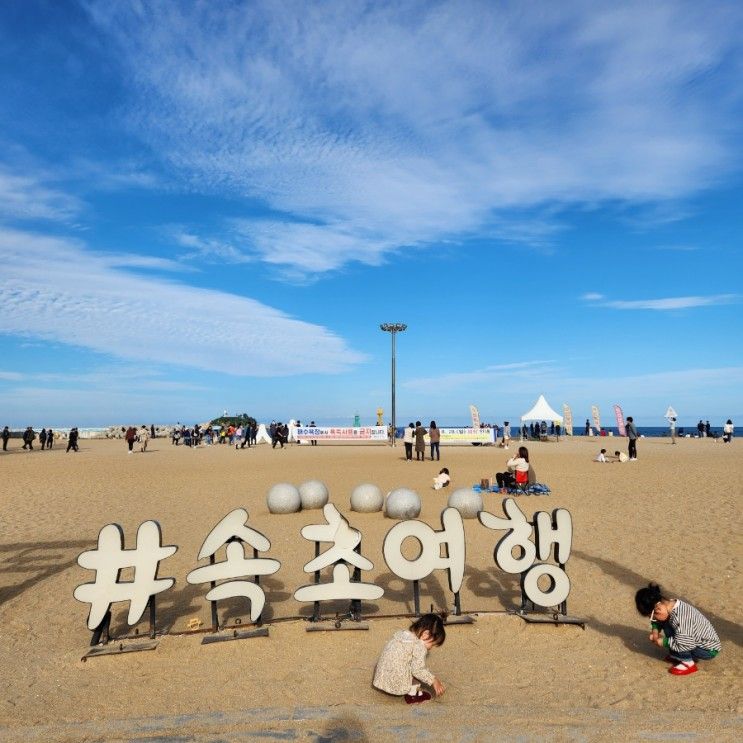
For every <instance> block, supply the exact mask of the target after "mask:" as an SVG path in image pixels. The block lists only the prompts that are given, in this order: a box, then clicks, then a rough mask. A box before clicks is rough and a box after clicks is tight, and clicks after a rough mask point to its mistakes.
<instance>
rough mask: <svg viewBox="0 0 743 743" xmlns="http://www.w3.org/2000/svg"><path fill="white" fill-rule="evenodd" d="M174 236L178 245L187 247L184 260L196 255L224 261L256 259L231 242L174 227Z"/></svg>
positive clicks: (238, 261) (237, 261)
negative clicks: (204, 236)
mask: <svg viewBox="0 0 743 743" xmlns="http://www.w3.org/2000/svg"><path fill="white" fill-rule="evenodd" d="M172 236H173V239H174V240H175V242H176V243H177V244H178V245H180V246H181V247H182V248H185V249H186V251H185V253H184V254H183V255H182V256H181V258H182V260H186V261H187V260H190V259H192V258H195V257H198V258H204V259H207V260H209V259H211V260H219V261H221V262H224V263H251V262H253V261H254V260H255V258H254V257H253V256H251V255H248V254H247V253H245V252H243V251H241V250H240V249H239V248H237V247H236V246H235V245H233V244H232V243H230V242H225V241H223V240H215V239H212V238H203V237H200V236H198V235H194V234H193V233H191V232H184V231H181V230H179V229H173V230H172Z"/></svg>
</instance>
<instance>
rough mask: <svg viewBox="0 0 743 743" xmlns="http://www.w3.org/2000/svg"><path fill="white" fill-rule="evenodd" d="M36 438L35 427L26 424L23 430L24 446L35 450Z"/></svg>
mask: <svg viewBox="0 0 743 743" xmlns="http://www.w3.org/2000/svg"><path fill="white" fill-rule="evenodd" d="M35 438H36V434H35V433H34V429H33V428H32V427H31V426H26V430H25V431H24V432H23V448H24V449H28V450H29V451H33V450H34V439H35Z"/></svg>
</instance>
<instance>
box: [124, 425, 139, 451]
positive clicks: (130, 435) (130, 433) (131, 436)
mask: <svg viewBox="0 0 743 743" xmlns="http://www.w3.org/2000/svg"><path fill="white" fill-rule="evenodd" d="M124 439H126V443H127V446H128V447H129V454H131V453H132V452H133V451H134V442H135V441H136V440H137V429H136V428H134V426H129V428H127V429H126V433H125V434H124Z"/></svg>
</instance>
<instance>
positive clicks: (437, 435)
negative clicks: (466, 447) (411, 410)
mask: <svg viewBox="0 0 743 743" xmlns="http://www.w3.org/2000/svg"><path fill="white" fill-rule="evenodd" d="M428 440H429V442H430V444H431V461H432V462H433V455H434V453H435V454H436V461H439V460H440V459H441V453H440V451H439V444H440V442H441V431H439V429H438V428H437V427H436V421H431V425H430V426H429V427H428Z"/></svg>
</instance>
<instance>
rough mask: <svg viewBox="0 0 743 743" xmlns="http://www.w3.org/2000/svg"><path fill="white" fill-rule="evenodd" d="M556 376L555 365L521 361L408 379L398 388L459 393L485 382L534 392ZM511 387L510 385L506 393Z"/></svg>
mask: <svg viewBox="0 0 743 743" xmlns="http://www.w3.org/2000/svg"><path fill="white" fill-rule="evenodd" d="M555 372H556V368H555V362H554V361H522V362H517V363H513V364H496V365H492V366H486V367H484V368H483V369H475V370H474V371H467V372H452V373H450V374H441V375H438V376H433V377H418V378H416V379H408V380H406V381H405V382H403V383H402V384H401V385H400V386H401V387H404V388H406V389H414V390H415V389H422V388H429V389H435V390H436V391H437V392H441V391H447V390H449V391H450V390H456V389H462V388H464V387H467V386H470V385H476V384H482V383H487V382H496V381H497V382H499V383H504V382H505V381H507V380H512V381H514V380H518V384H519V389H521V388H523V387H524V386H526V388H528V389H534V385H535V384H536V383H537V382H539V380H541V379H548V378H550V377H551V376H553V375H554V374H555ZM511 388H512V387H511V386H510V384H509V389H511Z"/></svg>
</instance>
